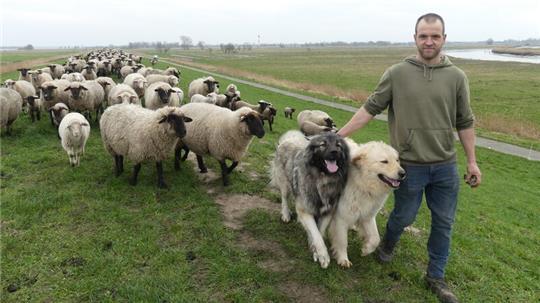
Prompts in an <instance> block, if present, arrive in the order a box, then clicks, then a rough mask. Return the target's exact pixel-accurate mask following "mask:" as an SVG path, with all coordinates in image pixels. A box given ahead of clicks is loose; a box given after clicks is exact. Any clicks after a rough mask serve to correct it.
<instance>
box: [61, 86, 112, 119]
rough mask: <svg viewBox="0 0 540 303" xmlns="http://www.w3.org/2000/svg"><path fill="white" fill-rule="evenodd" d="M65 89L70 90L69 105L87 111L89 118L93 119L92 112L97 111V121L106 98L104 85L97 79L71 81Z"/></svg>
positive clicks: (82, 111) (71, 107)
mask: <svg viewBox="0 0 540 303" xmlns="http://www.w3.org/2000/svg"><path fill="white" fill-rule="evenodd" d="M64 91H69V92H70V97H69V101H68V102H69V103H68V106H69V108H70V109H72V110H75V111H78V112H81V113H87V114H88V119H89V120H91V119H92V112H95V113H96V122H97V121H98V120H99V119H98V118H99V113H100V112H101V111H102V109H103V107H102V103H103V99H104V98H105V91H104V90H103V87H101V85H100V84H99V83H97V82H96V81H84V82H82V83H81V82H71V83H70V85H69V87H67V88H66V89H64Z"/></svg>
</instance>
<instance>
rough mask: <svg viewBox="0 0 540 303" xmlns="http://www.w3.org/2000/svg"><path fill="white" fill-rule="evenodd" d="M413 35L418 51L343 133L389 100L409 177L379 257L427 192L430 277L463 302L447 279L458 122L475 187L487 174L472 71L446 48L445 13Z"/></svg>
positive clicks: (443, 294)
mask: <svg viewBox="0 0 540 303" xmlns="http://www.w3.org/2000/svg"><path fill="white" fill-rule="evenodd" d="M414 41H415V43H416V47H417V53H416V55H415V56H411V57H408V58H406V59H405V61H404V62H401V63H398V64H396V65H394V66H392V67H390V68H389V69H387V70H386V72H385V73H384V74H383V76H382V78H381V80H380V82H379V84H378V86H377V88H376V89H375V92H374V93H373V94H372V95H371V96H370V97H369V98H368V100H367V101H366V103H365V104H364V105H363V106H362V107H361V108H360V109H359V110H358V111H357V112H356V113H355V114H354V116H353V117H352V118H351V120H350V121H349V122H348V123H347V124H346V125H345V126H344V127H343V128H342V129H340V130H339V132H338V134H339V135H341V136H348V135H350V134H351V133H352V132H354V131H355V130H358V129H360V128H362V127H363V126H364V125H366V124H367V123H368V122H369V121H370V120H371V119H372V118H373V116H375V115H377V114H379V113H381V112H382V111H383V110H385V109H386V108H388V126H389V132H390V142H391V144H392V146H393V147H394V148H396V149H397V150H398V152H399V154H400V160H401V163H402V165H403V167H404V168H405V170H406V173H407V177H406V180H405V181H404V182H402V184H401V186H400V187H399V189H398V190H396V191H395V192H394V197H395V204H394V209H393V210H392V213H391V214H390V217H389V218H388V222H387V224H386V233H385V235H384V237H383V240H382V241H381V244H380V245H379V247H378V249H377V257H378V259H379V260H380V261H381V262H390V260H391V259H392V257H393V251H394V248H395V246H396V244H397V242H398V240H399V238H400V236H401V234H402V233H403V229H404V228H405V227H406V226H408V225H410V224H412V223H413V221H414V219H415V217H416V214H417V213H418V209H419V207H420V204H421V202H422V196H423V194H424V193H425V196H426V201H427V206H428V207H429V209H430V210H431V219H432V221H431V231H430V235H429V240H428V243H427V250H428V254H429V264H428V267H427V272H426V277H425V279H426V282H427V284H428V286H429V288H430V289H431V290H432V291H433V292H434V293H435V294H436V295H437V296H438V298H439V300H440V301H441V302H458V300H457V298H456V296H455V295H454V294H453V293H452V291H451V290H450V289H449V287H448V285H447V284H446V282H445V280H444V269H445V267H446V263H447V261H448V255H449V250H450V235H451V231H452V225H453V223H454V217H455V212H456V205H457V194H458V191H459V179H460V178H459V176H458V171H457V164H456V151H455V148H454V136H453V129H454V128H455V129H457V132H458V136H459V139H460V141H461V144H462V145H463V148H464V150H465V154H466V156H467V174H466V175H465V181H466V182H467V183H468V184H469V185H470V186H471V187H476V186H478V185H480V183H481V182H482V175H481V172H480V169H479V168H478V165H477V163H476V155H475V140H476V138H475V134H474V128H473V122H474V121H473V120H474V117H473V114H472V111H471V108H470V105H469V85H468V80H467V77H466V75H465V73H464V72H463V71H461V70H460V69H459V68H457V67H455V66H454V65H452V63H451V62H450V60H449V59H448V57H446V56H444V55H442V54H441V49H442V47H443V45H444V43H445V41H446V34H445V31H444V21H443V19H442V17H441V16H439V15H437V14H432V13H430V14H425V15H423V16H421V17H420V18H418V20H417V22H416V27H415V34H414Z"/></svg>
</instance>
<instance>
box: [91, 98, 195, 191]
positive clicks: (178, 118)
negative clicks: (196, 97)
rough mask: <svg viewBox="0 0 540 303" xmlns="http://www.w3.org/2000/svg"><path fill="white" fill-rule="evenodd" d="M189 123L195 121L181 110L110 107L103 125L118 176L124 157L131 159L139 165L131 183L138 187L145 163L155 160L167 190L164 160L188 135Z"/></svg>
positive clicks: (122, 168)
mask: <svg viewBox="0 0 540 303" xmlns="http://www.w3.org/2000/svg"><path fill="white" fill-rule="evenodd" d="M187 122H191V119H190V118H189V116H187V115H184V113H183V111H182V110H181V109H180V108H178V107H163V108H160V109H158V110H156V111H153V110H150V109H146V108H142V107H140V106H137V105H133V104H118V105H114V106H110V107H109V108H107V109H106V110H105V112H104V113H103V115H102V117H101V120H100V123H99V125H100V128H101V139H102V141H103V145H104V146H105V149H106V150H107V151H108V152H109V154H111V156H112V157H113V158H114V163H115V167H116V169H115V173H116V176H119V175H120V174H121V173H122V172H123V170H124V165H123V163H124V157H127V158H128V159H129V160H130V161H132V162H134V163H135V166H134V168H133V175H132V177H131V179H130V181H129V183H130V184H131V185H135V184H137V176H138V174H139V170H140V169H141V163H142V162H143V161H146V160H151V161H155V162H156V168H157V174H158V187H161V188H165V187H167V185H166V184H165V181H164V180H163V165H162V161H163V160H165V159H166V158H167V157H168V156H169V155H170V154H171V153H172V151H173V149H174V147H175V146H176V144H177V142H178V140H179V139H180V138H183V137H184V136H185V135H186V125H189V123H187ZM186 123H187V124H186Z"/></svg>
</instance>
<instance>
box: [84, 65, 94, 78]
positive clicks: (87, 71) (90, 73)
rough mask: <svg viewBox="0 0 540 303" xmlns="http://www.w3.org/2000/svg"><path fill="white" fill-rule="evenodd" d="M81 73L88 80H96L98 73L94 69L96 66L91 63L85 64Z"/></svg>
mask: <svg viewBox="0 0 540 303" xmlns="http://www.w3.org/2000/svg"><path fill="white" fill-rule="evenodd" d="M81 75H82V76H83V77H84V79H86V80H96V78H97V74H96V72H95V71H94V68H93V67H92V66H90V65H85V66H84V67H83V70H82V72H81Z"/></svg>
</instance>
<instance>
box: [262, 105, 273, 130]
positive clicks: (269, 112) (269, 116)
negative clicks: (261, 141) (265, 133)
mask: <svg viewBox="0 0 540 303" xmlns="http://www.w3.org/2000/svg"><path fill="white" fill-rule="evenodd" d="M276 114H277V110H276V109H275V108H274V107H273V106H272V105H270V106H268V107H267V108H266V109H265V110H263V112H262V114H261V120H262V122H263V125H264V120H266V121H268V126H269V128H270V131H273V130H272V124H273V123H274V117H275V116H276Z"/></svg>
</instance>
